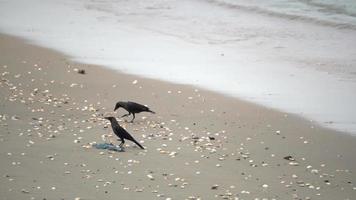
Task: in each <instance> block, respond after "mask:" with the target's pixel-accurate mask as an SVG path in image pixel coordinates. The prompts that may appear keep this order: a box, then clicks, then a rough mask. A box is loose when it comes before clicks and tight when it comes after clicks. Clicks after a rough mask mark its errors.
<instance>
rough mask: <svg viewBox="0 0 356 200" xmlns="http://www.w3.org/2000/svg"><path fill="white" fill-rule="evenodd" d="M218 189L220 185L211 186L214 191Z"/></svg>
mask: <svg viewBox="0 0 356 200" xmlns="http://www.w3.org/2000/svg"><path fill="white" fill-rule="evenodd" d="M218 187H219V185H218V184H215V185H213V186H211V189H212V190H217V189H218Z"/></svg>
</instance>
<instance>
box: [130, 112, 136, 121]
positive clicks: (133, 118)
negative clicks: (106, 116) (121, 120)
mask: <svg viewBox="0 0 356 200" xmlns="http://www.w3.org/2000/svg"><path fill="white" fill-rule="evenodd" d="M132 115H133V118H132V120H131V123H133V120H134V119H135V113H132Z"/></svg>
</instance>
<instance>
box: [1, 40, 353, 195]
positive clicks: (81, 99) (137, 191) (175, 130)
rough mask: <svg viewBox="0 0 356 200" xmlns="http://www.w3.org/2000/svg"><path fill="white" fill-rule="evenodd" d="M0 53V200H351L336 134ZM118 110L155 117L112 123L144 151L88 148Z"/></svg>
mask: <svg viewBox="0 0 356 200" xmlns="http://www.w3.org/2000/svg"><path fill="white" fill-rule="evenodd" d="M0 52H1V53H0V76H1V77H0V78H1V81H0V95H1V100H0V130H1V133H0V148H1V151H0V152H1V153H0V160H1V162H0V175H1V178H0V194H1V199H41V200H42V199H167V200H168V199H323V200H325V199H330V200H332V199H355V198H356V185H355V182H356V175H355V170H356V161H355V159H354V157H355V156H354V155H355V153H356V139H355V137H354V136H350V135H348V134H347V133H338V132H336V131H333V130H329V129H325V128H322V127H319V126H318V125H317V124H315V123H314V122H310V121H307V120H304V119H302V118H300V117H298V116H294V115H289V114H287V113H281V112H278V111H275V110H272V109H269V108H265V107H261V106H257V105H255V104H251V103H249V102H245V101H240V100H238V99H235V98H231V97H227V96H223V95H221V94H217V93H213V92H209V91H206V90H202V89H200V88H195V87H192V86H189V85H177V84H171V83H166V82H162V81H158V80H152V79H146V78H142V77H137V76H132V75H127V74H123V73H119V72H116V71H112V70H109V69H107V68H104V67H100V66H93V65H87V64H80V63H76V62H73V61H71V60H70V57H69V56H66V55H63V54H60V53H58V52H55V51H52V50H49V49H45V48H41V47H37V46H33V45H30V44H28V43H26V42H25V41H23V40H21V39H18V38H14V37H10V36H6V35H1V36H0ZM80 69H83V70H85V74H80V73H78V70H80ZM118 100H132V101H136V102H139V103H143V104H147V105H148V106H149V107H150V108H151V109H152V110H154V111H156V113H157V114H155V115H153V114H150V113H141V114H138V115H137V116H136V120H135V122H134V123H128V122H127V121H126V120H130V119H131V118H130V117H129V118H124V119H119V123H120V124H121V125H122V126H124V127H125V128H126V129H127V130H128V131H129V132H130V133H131V134H132V135H133V136H134V137H135V138H136V139H137V140H138V141H140V142H141V143H142V144H143V146H145V147H146V150H141V149H139V148H137V147H136V146H135V144H134V143H131V142H129V141H127V142H126V147H125V152H111V151H106V150H98V149H93V148H91V144H92V143H93V142H96V143H103V138H105V137H106V136H108V135H110V134H111V133H112V131H111V128H110V126H108V125H109V124H108V122H107V121H106V120H104V119H103V116H108V115H113V116H116V117H118V116H121V115H123V114H125V113H126V112H125V111H124V110H122V109H119V111H117V112H115V113H114V112H113V108H114V104H115V103H116V102H117V101H118ZM125 119H126V120H125ZM106 140H110V141H112V142H114V143H116V144H119V141H116V139H115V137H106Z"/></svg>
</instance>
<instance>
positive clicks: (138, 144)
mask: <svg viewBox="0 0 356 200" xmlns="http://www.w3.org/2000/svg"><path fill="white" fill-rule="evenodd" d="M131 141H132V142H134V143H136V144H137V146H139V147H140V148H141V149H145V148H143V146H142V145H141V144H140V143H138V142H137V141H136V140H135V139H133V140H131Z"/></svg>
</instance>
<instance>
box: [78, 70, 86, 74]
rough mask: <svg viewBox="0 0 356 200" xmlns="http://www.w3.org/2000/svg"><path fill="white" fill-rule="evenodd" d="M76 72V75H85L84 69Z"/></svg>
mask: <svg viewBox="0 0 356 200" xmlns="http://www.w3.org/2000/svg"><path fill="white" fill-rule="evenodd" d="M77 72H78V74H85V73H86V72H85V70H84V69H78V71H77Z"/></svg>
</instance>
